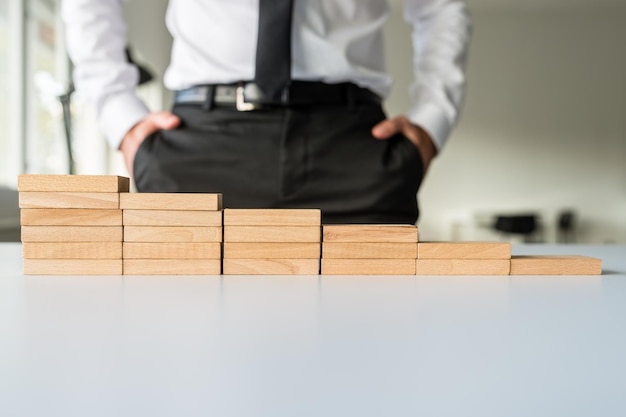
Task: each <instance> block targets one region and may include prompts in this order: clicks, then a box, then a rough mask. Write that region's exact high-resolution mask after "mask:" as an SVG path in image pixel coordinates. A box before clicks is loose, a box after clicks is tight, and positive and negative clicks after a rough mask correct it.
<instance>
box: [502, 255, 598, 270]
mask: <svg viewBox="0 0 626 417" xmlns="http://www.w3.org/2000/svg"><path fill="white" fill-rule="evenodd" d="M601 274H602V259H598V258H591V257H589V256H577V255H561V256H555V255H548V256H512V257H511V275H601Z"/></svg>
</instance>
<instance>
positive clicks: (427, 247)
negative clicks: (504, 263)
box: [417, 242, 511, 259]
mask: <svg viewBox="0 0 626 417" xmlns="http://www.w3.org/2000/svg"><path fill="white" fill-rule="evenodd" d="M417 257H418V258H419V259H511V244H510V243H503V242H420V243H418V250H417Z"/></svg>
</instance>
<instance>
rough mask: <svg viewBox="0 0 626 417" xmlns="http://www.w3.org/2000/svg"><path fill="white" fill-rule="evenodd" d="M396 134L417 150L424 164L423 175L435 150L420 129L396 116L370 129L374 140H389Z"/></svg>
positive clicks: (428, 137)
mask: <svg viewBox="0 0 626 417" xmlns="http://www.w3.org/2000/svg"><path fill="white" fill-rule="evenodd" d="M397 133H401V134H403V135H404V136H406V137H407V138H408V139H409V140H410V141H411V142H413V144H414V145H415V146H417V149H418V150H419V152H420V154H421V155H422V161H423V163H424V174H426V171H427V170H428V166H429V165H430V161H431V160H432V159H433V158H434V157H435V155H437V148H436V147H435V144H434V143H433V140H432V139H431V138H430V135H429V134H428V133H427V132H426V131H425V130H424V129H422V128H421V127H419V126H417V125H414V124H412V123H411V122H410V121H409V119H407V117H406V116H398V117H394V118H393V119H387V120H384V121H382V122H380V123H378V124H377V125H376V126H374V128H373V129H372V135H374V137H375V138H376V139H382V140H384V139H389V138H391V137H392V136H394V135H395V134H397Z"/></svg>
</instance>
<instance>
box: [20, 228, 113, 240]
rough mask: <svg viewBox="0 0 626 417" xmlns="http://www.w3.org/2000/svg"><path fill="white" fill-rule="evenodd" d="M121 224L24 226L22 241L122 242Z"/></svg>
mask: <svg viewBox="0 0 626 417" xmlns="http://www.w3.org/2000/svg"><path fill="white" fill-rule="evenodd" d="M122 230H123V229H122V227H121V226H22V242H121V241H122V239H123V233H122Z"/></svg>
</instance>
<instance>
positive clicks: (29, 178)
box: [18, 175, 129, 275]
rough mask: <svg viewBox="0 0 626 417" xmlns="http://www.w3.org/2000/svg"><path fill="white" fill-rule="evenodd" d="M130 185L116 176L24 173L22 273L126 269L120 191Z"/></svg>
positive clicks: (103, 272)
mask: <svg viewBox="0 0 626 417" xmlns="http://www.w3.org/2000/svg"><path fill="white" fill-rule="evenodd" d="M128 188H129V179H128V178H123V177H116V176H70V175H46V176H41V175H21V176H20V177H19V178H18V191H19V206H20V211H21V225H22V242H23V246H22V247H23V257H24V273H25V274H28V275H33V274H37V275H39V274H40V275H120V274H122V211H121V210H120V197H119V196H120V193H126V192H128Z"/></svg>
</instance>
